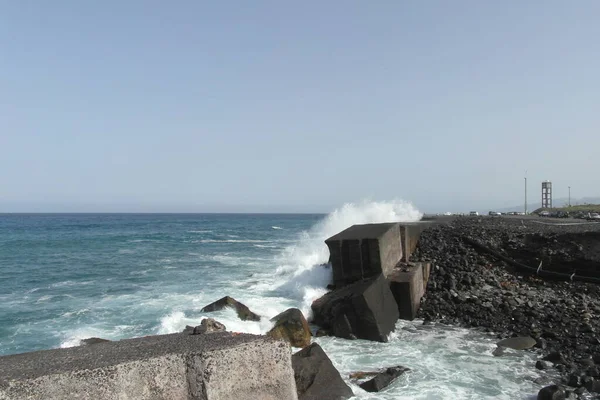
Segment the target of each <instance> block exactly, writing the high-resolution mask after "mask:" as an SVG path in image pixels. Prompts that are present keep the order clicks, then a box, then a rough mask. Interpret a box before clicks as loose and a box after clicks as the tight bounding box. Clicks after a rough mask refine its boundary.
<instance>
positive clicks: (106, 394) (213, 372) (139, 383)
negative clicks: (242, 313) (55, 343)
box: [0, 332, 297, 400]
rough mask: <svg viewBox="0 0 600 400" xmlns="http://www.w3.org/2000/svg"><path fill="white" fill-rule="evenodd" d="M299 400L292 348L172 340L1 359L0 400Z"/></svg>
mask: <svg viewBox="0 0 600 400" xmlns="http://www.w3.org/2000/svg"><path fill="white" fill-rule="evenodd" d="M9 399H10V400H20V399H28V400H38V399H39V400H42V399H44V400H46V399H57V400H58V399H81V400H88V399H90V400H91V399H94V400H103V399H136V400H138V399H139V400H150V399H152V400H163V399H164V400H189V399H194V400H226V399H249V400H280V399H284V400H286V399H290V400H297V394H296V384H295V381H294V372H293V369H292V364H291V353H290V348H289V345H288V344H287V343H285V342H282V341H277V340H274V339H271V338H268V337H266V336H255V335H247V334H237V335H236V334H232V333H228V332H223V333H212V334H210V335H186V334H181V333H177V334H171V335H161V336H147V337H142V338H136V339H128V340H121V341H118V342H107V343H98V344H95V345H93V346H79V347H73V348H69V349H55V350H45V351H36V352H31V353H23V354H16V355H11V356H4V357H0V400H9Z"/></svg>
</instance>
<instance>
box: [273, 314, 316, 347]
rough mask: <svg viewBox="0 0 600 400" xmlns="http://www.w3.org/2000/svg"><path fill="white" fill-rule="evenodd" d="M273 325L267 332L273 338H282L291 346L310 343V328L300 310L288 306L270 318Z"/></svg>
mask: <svg viewBox="0 0 600 400" xmlns="http://www.w3.org/2000/svg"><path fill="white" fill-rule="evenodd" d="M271 322H275V326H273V328H272V329H271V330H270V331H269V332H268V333H267V336H270V337H272V338H274V339H283V340H285V341H287V342H289V343H290V344H291V345H292V346H293V347H306V346H308V345H310V338H311V333H310V328H309V327H308V322H306V318H304V315H302V311H300V310H298V309H297V308H290V309H288V310H285V311H284V312H282V313H280V314H278V315H276V316H275V317H273V318H271Z"/></svg>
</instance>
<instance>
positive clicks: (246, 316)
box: [201, 296, 260, 321]
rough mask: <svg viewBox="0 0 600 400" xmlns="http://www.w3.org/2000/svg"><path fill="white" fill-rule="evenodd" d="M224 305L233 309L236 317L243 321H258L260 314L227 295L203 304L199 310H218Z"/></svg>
mask: <svg viewBox="0 0 600 400" xmlns="http://www.w3.org/2000/svg"><path fill="white" fill-rule="evenodd" d="M225 307H231V308H233V309H235V311H236V312H237V315H238V317H239V318H240V319H241V320H243V321H260V316H259V315H258V314H255V313H253V312H252V311H250V309H249V308H248V307H246V306H245V305H244V304H242V303H240V302H239V301H237V300H236V299H234V298H232V297H229V296H225V297H223V298H221V299H219V300H217V301H215V302H214V303H210V304H209V305H207V306H205V307H204V308H203V309H202V310H201V311H202V312H210V311H220V310H222V309H224V308H225Z"/></svg>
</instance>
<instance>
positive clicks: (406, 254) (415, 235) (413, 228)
mask: <svg viewBox="0 0 600 400" xmlns="http://www.w3.org/2000/svg"><path fill="white" fill-rule="evenodd" d="M432 224H433V222H431V221H417V222H403V223H401V224H400V236H401V240H402V261H404V262H409V261H410V256H411V255H412V254H413V253H414V252H415V250H416V248H417V244H418V243H419V238H420V237H421V233H422V232H423V231H424V230H425V229H427V228H429V227H430V226H432Z"/></svg>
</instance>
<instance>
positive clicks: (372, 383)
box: [359, 366, 410, 392]
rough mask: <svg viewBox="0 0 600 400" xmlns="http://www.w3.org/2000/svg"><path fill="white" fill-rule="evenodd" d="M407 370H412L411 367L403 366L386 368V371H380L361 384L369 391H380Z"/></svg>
mask: <svg viewBox="0 0 600 400" xmlns="http://www.w3.org/2000/svg"><path fill="white" fill-rule="evenodd" d="M406 371H410V369H409V368H406V367H402V366H397V367H390V368H386V370H385V371H382V372H379V373H378V374H377V375H375V377H373V378H372V379H369V380H368V381H366V382H363V383H361V384H360V385H359V386H360V387H361V388H362V389H363V390H366V391H367V392H379V391H381V390H383V389H385V388H386V387H387V386H389V385H390V384H391V383H392V382H393V381H394V380H395V379H397V378H398V377H399V376H400V375H402V374H404V373H405V372H406Z"/></svg>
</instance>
